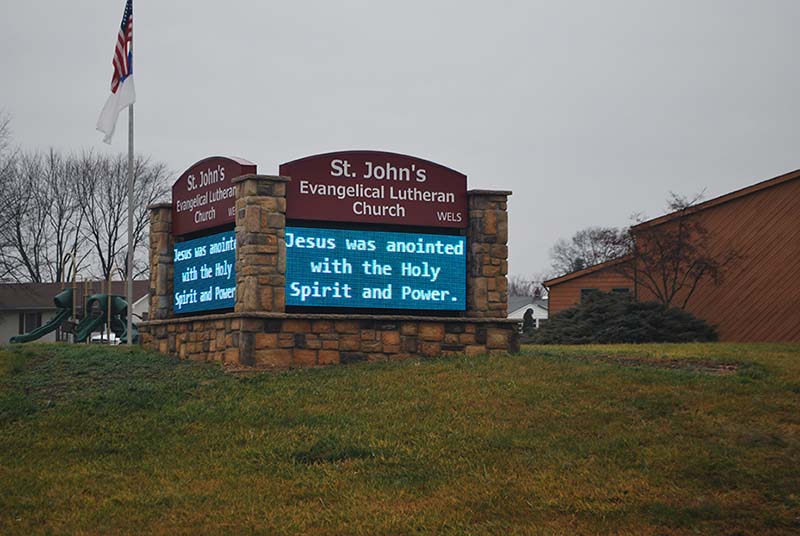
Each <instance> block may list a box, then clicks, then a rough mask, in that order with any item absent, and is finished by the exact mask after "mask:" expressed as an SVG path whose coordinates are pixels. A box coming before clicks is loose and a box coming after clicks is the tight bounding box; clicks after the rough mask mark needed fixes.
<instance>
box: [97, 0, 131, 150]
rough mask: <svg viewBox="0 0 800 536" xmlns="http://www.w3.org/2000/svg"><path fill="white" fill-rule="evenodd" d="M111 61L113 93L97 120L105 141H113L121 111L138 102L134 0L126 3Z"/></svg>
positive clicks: (98, 128)
mask: <svg viewBox="0 0 800 536" xmlns="http://www.w3.org/2000/svg"><path fill="white" fill-rule="evenodd" d="M111 63H112V64H113V65H114V74H113V75H112V76H111V95H109V96H108V100H107V101H106V104H105V106H103V111H102V112H100V118H99V119H98V120H97V130H99V131H100V132H103V133H104V134H105V137H104V138H103V141H104V142H106V143H111V137H112V136H113V135H114V127H116V125H117V117H118V116H119V113H120V112H121V111H122V110H124V109H125V108H126V107H128V106H130V105H131V104H133V103H134V102H136V90H135V89H134V87H133V0H128V1H127V2H126V3H125V13H123V15H122V24H121V25H120V27H119V35H117V46H116V47H115V49H114V59H113V60H112V62H111Z"/></svg>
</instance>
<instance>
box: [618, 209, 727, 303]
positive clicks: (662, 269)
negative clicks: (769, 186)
mask: <svg viewBox="0 0 800 536" xmlns="http://www.w3.org/2000/svg"><path fill="white" fill-rule="evenodd" d="M701 198H702V194H699V195H696V196H694V197H692V198H687V197H683V196H679V195H676V194H674V193H670V198H669V200H668V202H667V207H668V209H669V210H670V212H672V215H671V217H670V218H668V219H667V220H666V221H661V222H658V221H656V222H653V223H650V222H641V223H639V224H638V225H635V226H634V227H632V228H631V240H630V242H629V243H630V250H629V255H628V256H627V257H626V259H625V261H624V262H622V263H620V264H619V265H618V266H617V268H616V269H617V270H618V271H619V272H620V273H622V274H624V275H625V276H626V277H628V278H629V279H631V280H632V281H633V282H634V287H635V288H636V289H638V288H639V287H641V288H644V289H646V290H648V291H649V292H650V293H651V294H652V295H653V296H654V297H655V299H656V300H658V301H659V302H661V303H663V304H664V305H666V306H668V307H674V306H678V307H680V308H681V309H684V308H685V307H686V305H687V304H688V303H689V300H690V299H691V298H692V295H693V294H694V292H695V290H696V289H697V287H698V286H699V285H700V284H701V283H702V282H704V281H708V282H710V283H712V284H714V285H719V284H720V283H721V281H722V279H723V277H724V276H725V273H726V272H727V270H728V269H729V268H730V267H731V266H732V265H733V264H734V263H735V262H736V261H737V260H739V259H741V258H742V256H741V254H740V253H739V252H738V251H736V250H735V249H733V248H727V247H726V248H722V251H715V250H714V247H713V246H714V243H713V242H714V237H713V236H712V235H711V233H710V232H709V231H708V229H706V227H705V226H704V225H703V223H702V221H701V219H700V218H698V217H696V216H694V210H693V207H694V206H695V205H696V204H697V203H698V202H699V201H700V199H701Z"/></svg>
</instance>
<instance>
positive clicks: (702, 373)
mask: <svg viewBox="0 0 800 536" xmlns="http://www.w3.org/2000/svg"><path fill="white" fill-rule="evenodd" d="M31 533H47V534H49V533H56V534H63V533H73V534H74V533H79V534H95V533H97V534H120V533H130V534H145V533H148V534H203V533H208V534H226V533H227V534H315V535H316V534H332V535H333V534H336V535H339V534H606V533H612V534H636V535H639V534H695V533H699V534H729V535H733V534H758V535H763V534H797V533H800V345H788V344H785V345H767V344H747V345H744V344H736V345H734V344H698V345H652V346H649V345H645V346H594V347H588V346H583V347H563V346H542V347H526V348H524V349H523V353H522V354H521V355H515V356H509V355H500V356H492V357H485V356H482V357H463V358H448V359H436V360H427V361H405V362H398V363H374V364H360V365H348V366H340V367H332V368H327V369H318V370H304V371H300V370H298V371H291V372H286V373H280V374H274V373H265V374H258V375H254V376H249V377H241V376H232V375H227V374H225V373H223V372H222V371H221V369H220V368H219V367H218V366H216V365H213V364H200V363H191V362H180V361H177V360H173V359H170V358H166V357H163V356H160V355H158V354H154V353H148V352H144V351H141V350H138V349H135V350H129V349H127V348H120V347H117V348H108V347H100V346H91V347H88V346H67V345H24V346H18V347H13V348H11V347H6V348H3V349H0V534H31Z"/></svg>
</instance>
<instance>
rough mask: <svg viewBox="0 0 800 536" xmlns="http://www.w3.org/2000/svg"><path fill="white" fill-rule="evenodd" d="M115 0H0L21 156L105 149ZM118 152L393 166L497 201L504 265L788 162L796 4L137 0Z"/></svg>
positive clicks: (171, 160)
mask: <svg viewBox="0 0 800 536" xmlns="http://www.w3.org/2000/svg"><path fill="white" fill-rule="evenodd" d="M123 7H124V0H116V1H113V0H102V1H101V0H72V1H70V2H56V1H50V2H41V1H38V2H26V1H21V0H6V1H5V2H4V5H3V13H2V17H0V50H2V55H0V67H1V68H2V70H1V71H0V72H1V73H2V74H1V75H0V76H1V77H2V78H1V79H2V83H0V110H4V111H5V112H7V113H9V114H10V115H11V116H12V118H13V123H12V129H13V134H14V138H15V141H16V143H18V144H19V145H20V146H22V147H24V148H28V149H33V148H47V147H51V146H52V147H56V148H59V149H63V150H68V151H71V150H81V149H83V148H92V149H94V150H97V151H119V152H123V151H125V150H126V136H125V128H126V119H125V117H126V115H123V116H122V117H121V118H120V122H119V123H118V126H117V128H118V132H117V135H116V136H115V139H114V143H113V145H112V147H111V148H108V147H107V146H106V145H104V144H103V143H102V141H101V140H102V134H100V133H99V132H96V131H95V130H94V125H95V121H96V120H97V116H98V114H99V112H100V109H101V108H102V106H103V103H104V102H105V99H106V97H107V95H108V92H109V81H110V78H111V71H112V68H111V64H110V62H111V55H112V51H113V46H114V43H115V39H116V33H117V29H118V27H119V22H120V19H121V16H122V10H123ZM134 14H135V17H134V18H135V24H134V37H135V59H134V62H135V80H136V90H137V104H136V149H137V151H139V152H142V153H146V154H149V155H152V157H154V158H155V159H158V160H162V161H165V162H167V164H168V165H169V166H170V167H171V168H172V169H173V170H174V171H176V172H180V171H182V170H183V169H185V168H187V167H188V166H189V165H191V164H192V163H194V162H195V161H197V160H199V159H200V158H203V157H205V156H209V155H214V154H222V155H229V156H230V155H235V156H242V157H245V158H247V159H249V160H252V161H254V162H256V163H257V164H258V166H259V171H260V172H262V173H267V174H273V173H277V169H278V165H279V164H280V163H281V162H285V161H289V160H293V159H295V158H299V157H302V156H307V155H311V154H316V153H320V152H327V151H334V150H346V149H375V150H386V151H394V152H399V153H405V154H410V155H414V156H419V157H422V158H426V159H430V160H433V161H435V162H439V163H441V164H444V165H447V166H449V167H452V168H454V169H456V170H458V171H461V172H462V173H465V174H466V175H467V176H468V186H469V188H494V189H509V190H513V191H514V195H513V196H512V197H511V199H510V203H509V211H510V272H511V273H512V274H523V275H524V274H529V273H533V272H538V271H541V270H544V269H546V268H548V266H549V255H548V250H549V248H550V246H551V245H552V244H553V242H554V241H555V240H556V239H558V238H559V237H569V236H571V235H572V234H573V233H574V232H575V231H577V230H579V229H581V228H584V227H587V226H590V225H603V226H608V225H613V226H620V225H625V224H626V223H627V222H628V217H629V216H630V215H631V214H632V213H634V212H643V213H645V214H647V215H648V216H657V215H659V214H661V213H663V208H664V201H665V199H666V197H667V195H668V192H669V191H675V192H678V193H684V194H690V193H694V192H697V191H699V190H701V189H703V188H706V197H715V196H717V195H721V194H724V193H726V192H729V191H731V190H734V189H737V188H741V187H744V186H747V185H749V184H752V183H754V182H757V181H760V180H763V179H767V178H770V177H773V176H776V175H779V174H781V173H784V172H787V171H790V170H794V169H797V168H798V167H800V151H799V150H798V146H799V145H800V144H798V141H800V134H798V132H800V129H798V128H797V110H798V106H797V104H796V102H797V99H798V96H799V95H800V74H799V73H800V68H799V67H798V64H797V61H795V58H796V56H797V53H798V50H800V37H799V36H800V32H797V30H796V26H797V22H798V21H800V2H798V1H796V0H784V1H778V0H752V1H736V0H714V1H712V0H663V1H649V0H627V1H609V0H605V1H602V2H600V1H573V2H555V1H549V2H542V1H533V0H531V1H518V2H515V1H495V2H489V1H482V2H478V1H449V0H448V1H440V0H428V1H425V2H421V1H416V0H405V1H403V2H398V1H391V2H390V1H369V2H368V1H361V2H357V1H339V2H330V1H316V2H302V1H296V2H267V1H255V0H252V1H250V0H228V1H224V2H220V1H208V0H195V1H191V2H190V1H188V0H170V1H154V0H136V1H135V5H134Z"/></svg>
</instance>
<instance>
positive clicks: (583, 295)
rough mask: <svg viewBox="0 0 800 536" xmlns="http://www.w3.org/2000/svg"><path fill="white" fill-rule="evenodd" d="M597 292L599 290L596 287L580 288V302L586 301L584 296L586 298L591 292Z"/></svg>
mask: <svg viewBox="0 0 800 536" xmlns="http://www.w3.org/2000/svg"><path fill="white" fill-rule="evenodd" d="M597 292H600V291H599V290H598V289H596V288H582V289H581V303H583V302H584V301H586V298H588V297H589V296H591V295H592V294H595V293H597Z"/></svg>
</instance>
